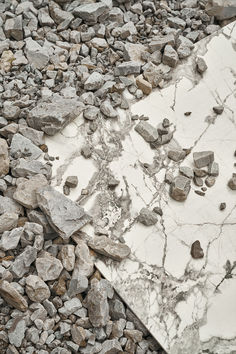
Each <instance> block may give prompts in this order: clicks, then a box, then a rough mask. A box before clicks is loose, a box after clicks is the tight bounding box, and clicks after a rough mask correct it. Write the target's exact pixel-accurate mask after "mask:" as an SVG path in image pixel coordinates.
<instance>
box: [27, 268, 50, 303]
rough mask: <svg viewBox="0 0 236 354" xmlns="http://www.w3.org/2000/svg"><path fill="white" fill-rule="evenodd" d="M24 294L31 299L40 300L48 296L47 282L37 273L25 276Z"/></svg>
mask: <svg viewBox="0 0 236 354" xmlns="http://www.w3.org/2000/svg"><path fill="white" fill-rule="evenodd" d="M25 290H26V294H27V295H28V297H29V298H30V300H31V301H34V302H42V301H44V300H46V299H48V298H49V297H50V290H49V287H48V286H47V284H46V283H45V282H44V281H43V280H42V279H41V278H40V277H38V276H37V275H29V276H28V277H27V278H26V288H25Z"/></svg>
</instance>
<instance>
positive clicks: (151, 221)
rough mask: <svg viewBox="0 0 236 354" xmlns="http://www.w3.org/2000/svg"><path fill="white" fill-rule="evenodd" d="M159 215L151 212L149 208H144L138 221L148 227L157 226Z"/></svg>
mask: <svg viewBox="0 0 236 354" xmlns="http://www.w3.org/2000/svg"><path fill="white" fill-rule="evenodd" d="M157 220H158V218H157V214H156V213H155V212H154V211H151V210H149V209H148V208H142V209H141V211H140V213H139V216H138V221H139V222H141V223H142V224H144V225H146V226H151V225H155V224H156V223H157Z"/></svg>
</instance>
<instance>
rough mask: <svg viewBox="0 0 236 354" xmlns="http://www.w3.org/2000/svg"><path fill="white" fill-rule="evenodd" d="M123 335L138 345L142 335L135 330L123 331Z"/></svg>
mask: <svg viewBox="0 0 236 354" xmlns="http://www.w3.org/2000/svg"><path fill="white" fill-rule="evenodd" d="M124 335H125V337H127V338H128V339H131V340H132V341H133V342H134V343H139V342H141V340H142V339H143V333H142V332H141V331H139V330H137V329H125V330H124Z"/></svg>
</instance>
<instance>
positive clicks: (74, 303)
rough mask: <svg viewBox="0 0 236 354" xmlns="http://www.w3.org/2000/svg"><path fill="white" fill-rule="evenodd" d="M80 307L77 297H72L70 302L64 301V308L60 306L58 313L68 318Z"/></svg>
mask: <svg viewBox="0 0 236 354" xmlns="http://www.w3.org/2000/svg"><path fill="white" fill-rule="evenodd" d="M81 307H82V304H81V302H80V300H79V299H78V298H77V297H74V298H73V299H71V300H68V301H65V302H64V306H62V307H61V308H60V309H59V310H58V312H59V313H60V314H61V315H64V316H70V315H72V314H73V313H74V312H76V311H78V310H79V309H80V308H81Z"/></svg>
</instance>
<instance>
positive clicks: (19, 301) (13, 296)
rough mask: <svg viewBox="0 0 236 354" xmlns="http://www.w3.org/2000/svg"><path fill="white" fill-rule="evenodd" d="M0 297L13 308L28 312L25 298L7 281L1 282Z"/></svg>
mask: <svg viewBox="0 0 236 354" xmlns="http://www.w3.org/2000/svg"><path fill="white" fill-rule="evenodd" d="M0 295H1V296H2V297H3V299H4V300H5V301H6V302H7V303H8V304H9V305H10V306H12V307H14V308H16V309H17V310H19V311H26V310H27V308H28V303H27V301H26V300H25V298H24V297H23V296H22V295H21V294H20V293H19V292H18V291H17V290H16V289H15V288H14V286H12V285H11V284H10V283H8V281H6V280H0Z"/></svg>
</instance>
